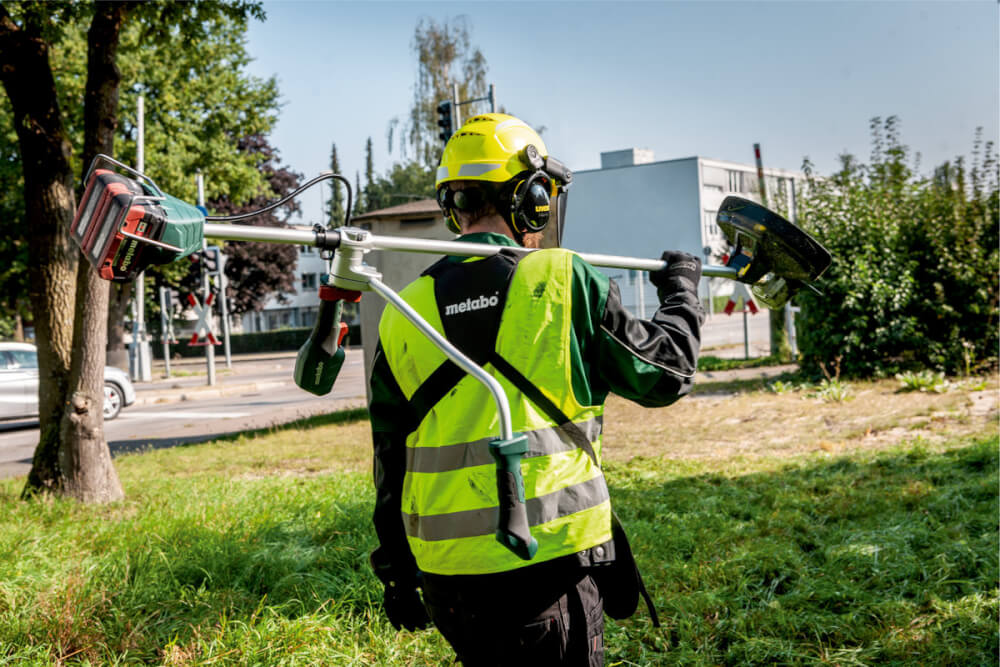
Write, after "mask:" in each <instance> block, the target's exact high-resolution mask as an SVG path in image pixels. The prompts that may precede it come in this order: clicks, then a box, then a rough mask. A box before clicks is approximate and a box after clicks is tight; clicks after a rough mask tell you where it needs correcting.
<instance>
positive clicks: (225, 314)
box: [219, 248, 233, 369]
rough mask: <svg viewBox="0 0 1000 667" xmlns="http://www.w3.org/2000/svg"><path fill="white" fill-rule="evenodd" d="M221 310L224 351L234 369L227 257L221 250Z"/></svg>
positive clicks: (220, 249)
mask: <svg viewBox="0 0 1000 667" xmlns="http://www.w3.org/2000/svg"><path fill="white" fill-rule="evenodd" d="M219 310H220V312H221V313H222V350H223V351H224V352H225V353H226V368H229V369H231V368H232V367H233V357H232V354H230V351H229V302H228V301H227V300H226V255H225V253H223V252H222V248H219Z"/></svg>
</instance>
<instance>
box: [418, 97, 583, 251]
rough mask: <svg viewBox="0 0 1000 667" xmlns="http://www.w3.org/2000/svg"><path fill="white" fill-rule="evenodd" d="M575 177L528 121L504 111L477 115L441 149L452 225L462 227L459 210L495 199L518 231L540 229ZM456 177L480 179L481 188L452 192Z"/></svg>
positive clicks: (440, 189) (440, 187)
mask: <svg viewBox="0 0 1000 667" xmlns="http://www.w3.org/2000/svg"><path fill="white" fill-rule="evenodd" d="M571 179H572V174H571V172H570V171H569V170H568V169H566V168H565V167H564V166H563V165H562V164H561V163H559V162H558V161H556V160H553V159H551V158H549V152H548V149H547V148H546V147H545V142H544V141H542V138H541V137H540V136H538V133H537V132H535V131H534V130H533V129H531V128H530V127H528V125H527V123H525V122H524V121H522V120H520V119H518V118H515V117H514V116H508V115H507V114H500V113H487V114H480V115H478V116H473V117H472V118H470V119H469V120H467V121H466V122H465V124H464V125H462V127H461V128H459V130H458V132H456V133H455V134H454V135H452V137H451V139H449V140H448V143H447V145H446V146H445V148H444V153H442V155H441V162H440V163H439V165H438V169H437V178H436V179H435V183H434V186H435V188H437V194H438V204H439V205H440V206H441V208H442V210H443V211H444V214H445V218H446V219H447V221H448V227H449V229H451V230H452V231H453V232H455V233H459V231H460V227H459V224H458V220H457V219H456V217H455V210H456V209H457V210H476V209H477V208H479V207H481V206H482V204H483V203H484V202H485V201H492V202H493V203H494V205H495V206H496V209H497V211H498V212H499V213H500V215H501V216H503V218H504V220H506V221H507V224H508V225H510V227H511V230H512V231H513V232H514V234H515V237H516V238H518V239H520V237H521V236H522V235H523V234H525V233H527V232H540V231H542V230H543V229H545V225H547V224H548V222H549V213H550V202H551V200H552V198H553V197H554V196H555V195H556V194H557V193H558V192H560V190H561V189H564V188H565V186H566V185H567V184H568V183H569V181H570V180H571ZM451 181H479V182H481V187H480V188H475V189H471V188H470V189H468V190H466V191H464V193H463V192H453V191H452V190H450V189H449V188H448V187H447V184H448V183H449V182H451Z"/></svg>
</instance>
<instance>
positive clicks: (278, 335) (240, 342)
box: [152, 324, 361, 359]
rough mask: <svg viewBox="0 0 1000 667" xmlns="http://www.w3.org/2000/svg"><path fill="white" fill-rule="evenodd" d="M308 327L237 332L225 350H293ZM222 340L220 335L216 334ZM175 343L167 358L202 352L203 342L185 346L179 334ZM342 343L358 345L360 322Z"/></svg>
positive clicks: (157, 348)
mask: <svg viewBox="0 0 1000 667" xmlns="http://www.w3.org/2000/svg"><path fill="white" fill-rule="evenodd" d="M311 332H312V327H301V328H294V329H277V330H275V331H261V332H256V333H238V334H230V336H229V351H230V352H231V353H232V354H257V353H260V352H294V351H296V350H298V349H299V348H300V347H302V344H303V343H305V342H306V339H307V338H308V337H309V334H310V333H311ZM218 338H219V341H220V342H221V341H222V335H221V334H219V335H218ZM179 340H180V342H179V343H178V344H177V345H171V346H170V356H171V357H177V356H180V357H201V356H204V354H205V347H204V346H203V345H195V346H192V345H189V344H188V341H189V340H190V337H188V338H184V337H179ZM344 345H361V325H359V324H355V325H351V326H350V327H349V328H348V330H347V337H346V338H344ZM152 348H153V357H154V358H156V359H162V358H163V345H162V344H161V343H160V342H159V341H154V342H153V344H152ZM215 349H216V353H217V354H221V352H222V345H218V346H217V347H216V348H215Z"/></svg>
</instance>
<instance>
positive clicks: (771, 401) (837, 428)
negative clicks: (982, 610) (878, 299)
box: [603, 375, 1000, 464]
mask: <svg viewBox="0 0 1000 667" xmlns="http://www.w3.org/2000/svg"><path fill="white" fill-rule="evenodd" d="M843 386H844V387H845V388H846V398H845V400H843V401H829V400H823V399H822V398H821V397H818V396H817V392H816V388H815V387H808V386H804V385H803V383H802V382H801V381H800V380H799V379H798V378H796V377H795V376H790V377H788V376H786V377H784V378H782V379H769V380H764V379H760V378H748V379H743V380H730V381H720V382H702V383H701V384H699V385H697V386H696V390H697V391H696V393H694V394H693V395H692V396H688V397H686V398H684V399H682V400H680V401H678V402H677V403H675V404H674V405H672V406H670V407H669V408H667V409H651V408H643V407H641V406H639V405H636V404H635V403H630V402H628V401H625V400H622V399H620V398H618V397H615V396H612V397H611V399H610V400H609V401H608V406H607V410H606V412H605V428H604V433H605V443H606V447H605V451H604V453H603V455H604V456H605V458H606V459H608V460H612V461H628V460H630V459H632V458H633V457H636V456H645V457H654V456H667V457H671V458H675V459H695V460H715V461H716V462H718V463H719V464H722V463H724V462H727V461H731V460H733V459H737V460H743V459H746V458H755V457H771V456H788V455H793V454H809V453H813V454H829V453H833V454H837V453H847V452H853V451H865V450H872V449H884V448H887V447H892V446H894V445H897V444H899V443H901V442H905V441H908V440H914V439H916V438H922V439H924V440H926V441H927V442H928V443H940V442H947V441H952V440H956V439H963V438H976V437H978V436H979V435H981V434H984V433H987V434H988V433H996V431H997V418H998V396H1000V391H998V379H997V376H996V375H993V376H990V377H989V378H986V379H983V378H976V379H970V380H965V381H959V382H956V383H954V384H953V386H952V388H951V390H949V391H946V392H942V393H933V392H927V393H924V392H903V391H901V384H900V383H899V382H898V381H896V380H880V381H869V382H850V383H847V382H845V383H843ZM784 387H789V388H788V389H784ZM775 388H781V389H782V390H781V391H780V393H779V392H776V391H775Z"/></svg>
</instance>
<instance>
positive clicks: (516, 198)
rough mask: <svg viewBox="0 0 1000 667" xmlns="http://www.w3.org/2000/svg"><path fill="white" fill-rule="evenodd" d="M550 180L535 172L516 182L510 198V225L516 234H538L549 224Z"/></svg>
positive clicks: (543, 174) (542, 173) (541, 173)
mask: <svg viewBox="0 0 1000 667" xmlns="http://www.w3.org/2000/svg"><path fill="white" fill-rule="evenodd" d="M551 193H552V180H551V179H550V178H549V177H548V176H547V175H545V173H544V172H541V171H536V172H535V173H533V174H532V175H531V176H529V177H528V178H526V179H525V180H522V181H520V182H518V183H517V184H516V185H515V186H514V191H513V192H512V193H511V197H510V223H511V227H512V228H513V229H514V231H515V232H517V233H518V234H527V233H529V232H540V231H542V230H543V229H545V226H546V225H547V224H549V213H550V211H551V208H552V206H551V202H552V195H551Z"/></svg>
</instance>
